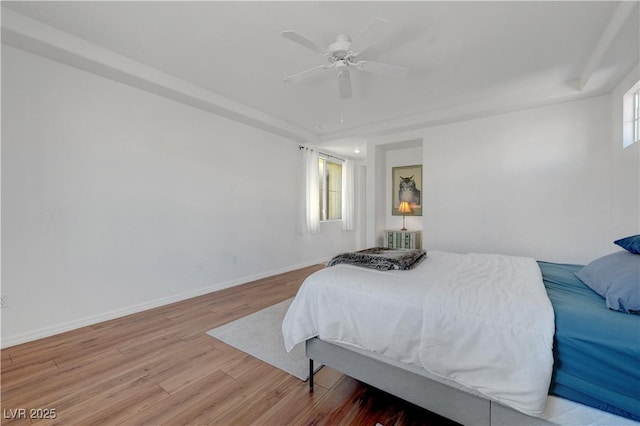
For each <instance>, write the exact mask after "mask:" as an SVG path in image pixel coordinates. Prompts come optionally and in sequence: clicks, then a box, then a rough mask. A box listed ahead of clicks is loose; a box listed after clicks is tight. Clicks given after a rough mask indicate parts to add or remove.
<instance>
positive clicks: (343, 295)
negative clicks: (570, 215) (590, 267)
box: [283, 251, 640, 425]
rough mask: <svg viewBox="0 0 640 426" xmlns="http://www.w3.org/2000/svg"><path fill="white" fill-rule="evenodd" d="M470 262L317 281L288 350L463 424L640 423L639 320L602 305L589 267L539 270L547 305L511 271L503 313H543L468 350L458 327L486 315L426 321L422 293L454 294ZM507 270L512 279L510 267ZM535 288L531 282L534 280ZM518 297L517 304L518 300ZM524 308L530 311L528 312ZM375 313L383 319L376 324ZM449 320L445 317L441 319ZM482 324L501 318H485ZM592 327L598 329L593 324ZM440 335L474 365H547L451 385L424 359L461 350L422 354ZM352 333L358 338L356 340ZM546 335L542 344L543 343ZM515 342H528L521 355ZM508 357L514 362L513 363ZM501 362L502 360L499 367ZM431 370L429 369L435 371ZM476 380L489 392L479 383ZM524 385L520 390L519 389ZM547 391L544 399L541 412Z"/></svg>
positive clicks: (453, 378) (297, 314)
mask: <svg viewBox="0 0 640 426" xmlns="http://www.w3.org/2000/svg"><path fill="white" fill-rule="evenodd" d="M461 256H465V255H458V254H453V253H444V252H436V251H430V252H429V256H428V258H427V259H426V260H425V261H424V262H422V263H421V264H420V265H419V266H418V267H416V268H415V269H413V270H410V271H386V272H381V271H371V270H367V269H364V268H361V267H355V266H350V265H337V266H333V267H331V268H326V269H324V270H322V271H318V272H317V273H316V274H314V275H313V276H311V277H309V279H308V280H307V281H305V283H304V284H303V286H302V287H301V289H300V291H299V293H298V296H296V299H295V300H294V302H293V303H292V306H291V308H290V310H289V312H288V313H287V316H286V317H285V322H284V323H283V333H284V336H285V343H286V344H287V345H288V346H289V347H290V346H291V345H294V344H298V343H301V342H306V343H305V344H306V350H307V356H308V357H309V358H310V360H312V361H311V363H312V362H313V361H316V362H321V363H323V364H326V365H329V366H331V367H333V368H335V369H337V370H339V371H342V372H343V373H345V374H348V375H350V376H352V377H354V378H356V379H358V380H361V381H363V382H365V383H368V384H370V385H372V386H375V387H378V388H380V389H382V390H385V391H387V392H389V393H392V394H394V395H396V396H399V397H401V398H403V399H406V400H408V401H410V402H413V403H415V404H417V405H419V406H421V407H424V408H426V409H428V410H430V411H433V412H436V413H438V414H441V415H443V416H445V417H447V418H450V419H452V420H455V421H458V422H460V423H463V424H492V425H495V424H505V425H506V424H636V423H635V422H634V421H633V420H630V419H629V418H632V419H633V418H635V419H638V418H640V395H638V392H639V390H638V389H640V368H639V366H638V362H639V361H638V360H639V359H640V339H638V337H639V334H638V333H640V317H638V316H637V315H629V314H625V313H620V312H611V311H609V310H607V309H606V307H603V303H602V299H600V300H598V298H599V297H600V296H598V295H596V294H595V293H593V292H592V291H591V290H590V289H588V288H587V287H586V286H584V284H582V283H581V282H580V281H579V280H578V279H577V278H575V275H574V274H573V273H574V272H575V271H576V270H578V269H579V268H580V267H579V266H576V265H559V264H552V263H545V262H538V263H535V261H534V264H535V269H536V270H537V273H538V277H539V278H538V279H540V280H541V281H542V280H543V282H544V286H541V288H542V289H543V293H544V297H540V294H538V290H537V287H536V285H535V283H534V282H533V281H535V280H532V287H531V290H526V291H525V290H522V289H521V288H520V287H515V288H514V287H504V286H510V285H512V284H513V283H510V282H509V281H510V280H511V281H514V280H515V281H518V282H519V281H520V279H521V278H520V276H517V277H518V278H517V279H516V278H514V277H516V275H512V273H511V272H508V273H507V274H506V275H505V277H503V278H504V279H503V281H505V282H504V283H503V284H501V285H500V286H498V288H497V289H493V290H495V291H496V292H497V293H496V295H494V296H492V297H496V298H497V299H496V300H497V301H498V302H497V303H498V305H500V304H504V305H506V307H507V310H509V309H510V307H511V308H512V305H515V306H517V307H518V309H517V310H525V311H526V310H527V306H529V305H530V306H532V307H533V308H532V309H531V310H530V312H527V315H528V316H527V315H525V317H524V318H525V319H524V320H520V319H518V320H517V321H524V322H523V323H522V324H516V323H512V320H508V321H504V320H502V321H503V322H508V323H509V327H506V329H507V330H506V331H505V330H499V331H498V332H494V331H492V333H493V334H490V335H489V336H485V337H483V336H479V337H478V336H476V337H474V339H467V340H465V337H464V336H463V335H458V334H456V333H459V332H461V330H456V329H455V327H456V326H459V325H460V324H461V325H462V327H461V328H473V327H474V324H472V323H470V322H467V323H465V321H468V319H469V318H473V317H474V315H478V313H477V312H475V311H474V309H475V308H473V309H468V308H467V309H464V311H465V312H466V314H468V315H467V316H468V317H469V318H466V319H465V318H464V316H465V315H466V314H463V315H462V316H459V315H458V314H456V316H454V319H455V320H454V321H450V322H449V323H447V322H446V321H445V322H444V323H442V322H437V320H436V317H433V316H426V317H425V313H424V311H425V306H424V304H423V302H422V300H423V299H424V298H425V295H426V294H427V293H429V295H431V296H432V295H433V294H434V290H433V288H431V287H432V285H431V284H430V285H429V286H427V287H429V289H427V290H425V288H424V287H425V286H424V285H423V284H421V283H424V282H431V281H433V279H436V280H438V279H440V280H441V281H442V283H443V285H442V286H441V287H442V288H441V290H442V291H445V290H447V289H450V288H452V284H453V282H452V281H447V280H444V279H442V277H446V276H447V275H448V274H449V271H451V270H452V269H458V270H459V269H461V268H460V267H459V265H460V264H461V263H462V262H461V261H462V260H463V258H461ZM478 260H479V263H477V261H478ZM499 260H500V261H501V262H505V261H506V262H507V263H508V264H511V263H512V262H514V260H513V259H512V257H508V259H507V260H505V259H502V258H501V259H499ZM516 260H518V259H516ZM465 261H466V260H465ZM475 261H476V263H477V265H480V266H481V267H484V265H485V264H489V263H491V262H493V261H494V259H492V258H487V257H480V258H478V259H476V260H475ZM518 262H519V260H518ZM518 262H516V263H518ZM523 264H524V265H525V266H526V268H524V269H527V270H528V272H527V273H528V274H529V273H531V271H530V269H531V265H530V264H528V263H526V262H525V263H523ZM477 265H475V266H474V268H477ZM462 269H463V270H464V269H465V268H462ZM467 269H468V268H467ZM489 269H490V268H489ZM497 269H498V270H504V269H506V268H504V265H502V266H499V267H498V268H497ZM463 272H464V271H463ZM485 272H486V271H485ZM524 277H525V278H524V279H525V280H528V279H529V278H527V277H529V275H524ZM458 278H459V277H458ZM518 285H519V284H518ZM474 286H475V284H474ZM468 289H469V288H468V287H467V288H466V289H465V288H462V290H461V289H458V290H457V291H458V293H455V291H456V290H455V288H454V290H453V291H454V294H455V295H456V296H455V297H446V295H444V293H443V295H441V296H444V299H442V300H440V301H437V302H435V303H436V304H435V305H431V306H428V308H429V310H431V311H433V310H438V308H439V307H441V306H442V307H443V309H442V311H445V312H447V311H450V310H451V309H453V308H454V306H453V305H455V304H457V303H458V302H460V301H463V299H464V298H465V297H467V296H466V295H465V293H473V291H469V290H468ZM482 292H484V290H482ZM514 293H516V295H515V296H514V297H515V299H509V297H511V296H510V295H512V294H514ZM517 293H522V294H519V295H518V294H517ZM435 294H437V291H436V293H435ZM504 294H507V295H509V296H504ZM476 296H477V295H472V296H471V298H470V299H469V300H470V301H471V303H472V304H474V303H475V304H479V305H482V303H476V302H477V301H476ZM502 297H507V298H506V299H501V298H502ZM518 298H519V299H518ZM522 300H527V301H531V303H528V302H527V303H522ZM545 300H546V301H547V302H548V303H549V307H550V308H551V312H550V314H549V313H548V312H545V311H546V309H547V308H546V304H545ZM465 303H467V302H465ZM485 304H486V303H485ZM326 307H328V308H327V309H325V308H326ZM372 307H375V308H374V309H372ZM323 311H325V312H323ZM372 311H374V312H375V314H373V315H372ZM440 314H442V312H438V313H437V315H440ZM481 315H493V313H492V312H489V313H483V312H481ZM549 315H550V317H549ZM538 316H539V318H538ZM495 318H497V319H500V318H501V317H500V316H499V315H498V316H496V317H495ZM532 318H537V319H536V321H535V322H536V323H538V322H539V323H541V324H542V326H541V327H539V324H533V323H532V322H531V319H532ZM549 318H550V320H551V328H552V329H553V328H554V325H553V324H554V322H555V336H554V334H553V331H554V330H552V331H551V334H550V336H549V333H548V331H549V330H548V328H549V324H548V322H549ZM607 321H611V324H614V327H615V328H614V329H615V330H616V332H615V333H611V331H610V330H611V329H610V328H608V327H611V326H610V325H607V324H608V323H607ZM451 322H452V323H453V325H452V324H451ZM476 322H484V321H476ZM489 322H490V321H489ZM593 322H596V323H597V324H598V326H596V327H594V326H592V325H590V324H591V323H593ZM301 324H302V325H301ZM345 324H346V325H345ZM425 324H427V325H425ZM429 324H432V325H433V326H432V327H430V326H429ZM513 324H515V325H513ZM511 325H513V327H512V326H511ZM451 327H453V328H451ZM528 327H537V329H535V330H533V332H534V334H527V333H528V330H527V328H528ZM429 328H444V329H446V330H447V333H448V335H453V336H456V338H455V339H453V340H455V341H456V342H457V343H455V344H457V345H459V346H460V345H461V346H460V347H458V348H457V349H456V348H455V347H454V348H453V350H455V351H458V352H459V351H460V349H461V348H462V349H463V351H467V352H468V353H469V354H470V355H469V357H470V358H472V359H473V360H474V361H475V360H476V359H478V358H481V357H483V356H484V357H486V359H487V360H491V362H493V361H497V363H498V364H499V365H500V366H502V364H509V363H510V362H511V361H514V360H515V364H518V363H519V362H520V358H521V357H522V356H526V354H527V353H528V352H540V353H542V355H539V356H538V355H536V356H534V357H533V358H532V359H530V360H526V362H523V363H522V366H523V367H522V368H520V369H515V368H514V369H513V370H504V371H500V370H498V371H499V373H498V376H496V377H493V376H490V375H489V376H487V374H491V372H490V371H489V372H487V371H485V370H484V369H482V368H477V367H478V366H472V368H470V367H469V365H465V368H463V369H462V370H465V371H462V372H460V371H454V374H448V373H449V372H447V371H446V368H447V366H445V367H444V370H443V369H442V368H440V367H441V366H440V367H438V368H432V365H431V364H429V363H430V362H432V361H433V360H429V356H428V355H427V356H425V353H429V352H431V351H435V352H434V353H435V354H436V355H435V358H443V356H442V353H447V352H446V351H452V348H451V347H447V346H446V342H445V345H444V347H443V348H439V347H435V348H434V347H429V348H424V347H421V343H420V340H424V336H423V334H424V333H425V329H429ZM347 329H354V330H356V331H355V335H354V334H353V333H352V332H351V331H349V330H347ZM512 329H515V330H516V332H515V333H513V330H512ZM596 329H597V330H596ZM393 330H395V332H393ZM416 330H418V331H417V332H416ZM607 330H609V331H607ZM471 331H472V333H471V334H472V335H475V334H477V333H481V331H478V330H475V329H473V330H471ZM593 331H597V332H596V333H594V332H593ZM496 333H498V334H496ZM505 333H506V334H505ZM538 335H539V336H542V337H541V338H538V337H535V336H538ZM611 337H613V341H614V342H613V343H612V342H611V339H610V338H611ZM430 338H431V336H430ZM436 338H438V336H436ZM440 338H442V337H441V336H440ZM483 339H485V343H484V344H483V343H482V341H483ZM512 339H516V340H517V339H520V340H519V341H518V342H517V343H516V344H513V342H512ZM549 339H551V340H552V343H550V342H549ZM534 340H539V341H538V342H535V344H537V345H538V346H537V347H536V348H535V349H531V348H530V347H529V346H528V345H530V344H531V341H534ZM607 340H609V341H608V342H607ZM476 341H478V342H480V343H477V344H478V345H480V346H479V347H473V346H474V345H476ZM494 341H499V343H498V344H497V347H496V349H495V351H493V349H492V350H486V348H484V347H483V346H487V344H486V342H494ZM501 345H502V346H501ZM454 346H455V345H454ZM489 346H492V347H493V346H494V345H493V343H492V344H491V345H489ZM510 346H516V347H521V346H522V347H521V348H520V349H521V351H520V352H518V349H517V348H516V350H515V352H513V353H511V352H510V351H511V348H510ZM589 348H591V349H589ZM439 350H440V352H438V351H439ZM442 350H444V351H445V352H442ZM479 351H480V352H481V353H480V354H478V352H479ZM502 351H505V352H507V353H506V355H503V354H502ZM547 352H548V353H547ZM495 357H499V358H498V359H497V360H495V359H494V358H495ZM547 357H550V361H549V360H548V359H547ZM425 358H426V360H425ZM444 358H452V362H454V363H457V364H460V363H462V364H464V363H465V362H466V361H468V360H465V359H464V357H463V358H462V359H457V358H456V355H452V356H447V357H444ZM510 360H511V361H510ZM423 361H424V362H427V365H426V366H425V364H424V362H423ZM596 365H597V366H598V368H595V367H596ZM519 370H525V371H524V373H523V372H522V371H519ZM443 371H445V372H444V373H443ZM479 372H480V373H479ZM505 374H507V375H508V380H506V381H505V382H502V383H500V381H499V377H500V376H503V375H505ZM521 374H524V375H522V376H520V375H521ZM483 376H484V377H483ZM477 377H480V379H479V380H480V381H479V382H478V381H476V382H474V380H475V379H476V378H477ZM487 377H489V378H488V379H487ZM603 379H604V380H603ZM483 380H484V381H486V380H488V381H489V382H491V386H494V385H495V388H492V387H491V386H489V387H485V386H484V381H483ZM536 381H537V382H538V383H533V387H532V389H524V384H527V386H528V384H529V382H536ZM310 382H311V383H312V381H310ZM493 382H496V383H493ZM513 383H519V384H518V385H517V386H515V388H514V387H513V386H512V384H513ZM521 385H522V386H521ZM521 387H522V389H521ZM541 390H543V392H544V394H543V395H542V398H543V401H542V402H541V401H540V398H541V396H540V392H541ZM547 393H549V395H547ZM519 394H522V395H519ZM514 395H515V396H514ZM512 396H514V397H513V398H511V397H512ZM540 407H541V409H540ZM592 407H594V408H592ZM603 410H604V411H603ZM612 413H615V416H614V414H612ZM619 415H622V416H625V417H618V416H619Z"/></svg>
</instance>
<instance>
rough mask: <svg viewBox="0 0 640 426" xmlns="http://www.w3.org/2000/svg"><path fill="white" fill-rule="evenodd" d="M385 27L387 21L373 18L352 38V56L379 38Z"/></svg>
mask: <svg viewBox="0 0 640 426" xmlns="http://www.w3.org/2000/svg"><path fill="white" fill-rule="evenodd" d="M386 27H387V21H385V20H384V19H380V18H373V19H372V20H371V22H369V24H367V26H366V27H365V28H364V29H363V30H362V32H361V33H360V34H359V35H358V36H357V37H355V38H354V39H353V42H352V43H351V51H352V52H353V53H354V56H356V55H359V54H361V53H362V52H364V51H365V50H367V49H368V48H369V47H370V46H371V45H372V44H374V43H375V42H377V41H378V40H380V38H381V37H382V35H383V34H384V31H385V29H386Z"/></svg>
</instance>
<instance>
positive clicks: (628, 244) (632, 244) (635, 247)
mask: <svg viewBox="0 0 640 426" xmlns="http://www.w3.org/2000/svg"><path fill="white" fill-rule="evenodd" d="M613 244H617V245H619V246H620V247H622V248H623V249H625V250H627V251H630V252H631V253H633V254H640V235H633V236H631V237H627V238H621V239H619V240H616V241H614V242H613Z"/></svg>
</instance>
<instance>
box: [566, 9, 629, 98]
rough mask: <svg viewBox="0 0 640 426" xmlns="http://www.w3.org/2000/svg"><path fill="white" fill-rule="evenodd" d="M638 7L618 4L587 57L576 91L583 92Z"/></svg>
mask: <svg viewBox="0 0 640 426" xmlns="http://www.w3.org/2000/svg"><path fill="white" fill-rule="evenodd" d="M637 5H638V2H637V1H623V2H620V5H619V6H618V8H617V9H616V12H615V13H614V14H613V16H612V17H611V20H610V21H609V24H608V25H607V28H606V29H605V30H604V32H603V33H602V36H601V37H600V39H599V40H598V43H597V44H596V46H595V48H594V49H593V53H591V56H590V57H589V60H588V61H587V64H586V65H585V67H584V69H583V70H582V74H581V76H580V80H579V81H578V90H583V89H584V87H585V86H586V85H587V83H588V82H589V79H590V78H591V76H592V75H593V71H594V70H595V69H596V67H597V66H598V65H599V64H600V61H602V58H603V57H604V55H605V54H606V53H607V51H608V50H609V47H611V43H613V40H615V38H616V36H617V35H618V33H619V32H620V30H621V29H622V26H623V24H624V22H625V21H626V20H627V18H628V17H629V16H631V12H632V11H633V10H634V8H635V7H636V6H637Z"/></svg>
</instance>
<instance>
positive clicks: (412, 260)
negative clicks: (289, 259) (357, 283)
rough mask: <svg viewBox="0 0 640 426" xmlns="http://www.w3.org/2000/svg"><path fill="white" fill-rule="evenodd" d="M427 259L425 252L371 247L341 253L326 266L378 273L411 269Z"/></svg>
mask: <svg viewBox="0 0 640 426" xmlns="http://www.w3.org/2000/svg"><path fill="white" fill-rule="evenodd" d="M426 257H427V252H426V251H424V250H419V249H393V248H386V247H373V248H368V249H365V250H360V251H354V252H349V253H342V254H339V255H337V256H335V257H334V258H333V259H331V260H330V261H329V262H328V263H327V266H333V265H338V264H340V263H346V264H348V265H355V266H362V267H363V268H372V269H377V270H379V271H390V270H392V269H397V270H408V269H413V268H415V267H416V266H418V264H419V263H420V262H422V261H423V260H424V259H425V258H426Z"/></svg>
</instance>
